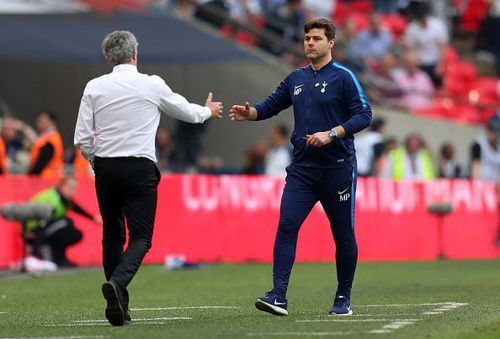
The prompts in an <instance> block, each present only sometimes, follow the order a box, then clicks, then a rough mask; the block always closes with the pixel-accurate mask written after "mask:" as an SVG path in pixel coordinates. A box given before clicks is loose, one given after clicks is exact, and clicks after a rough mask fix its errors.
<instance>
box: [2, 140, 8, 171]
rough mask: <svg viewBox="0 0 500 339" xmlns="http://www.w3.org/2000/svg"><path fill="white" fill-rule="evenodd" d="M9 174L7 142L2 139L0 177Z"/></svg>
mask: <svg viewBox="0 0 500 339" xmlns="http://www.w3.org/2000/svg"><path fill="white" fill-rule="evenodd" d="M6 174H9V173H8V171H7V152H6V150H5V142H4V141H3V139H2V138H0V175H6Z"/></svg>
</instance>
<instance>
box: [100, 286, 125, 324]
mask: <svg viewBox="0 0 500 339" xmlns="http://www.w3.org/2000/svg"><path fill="white" fill-rule="evenodd" d="M102 295H103V296H104V299H106V301H107V305H106V319H108V321H109V323H110V324H111V325H113V326H123V325H124V324H125V312H124V311H123V305H124V303H123V296H122V293H121V290H120V286H118V284H117V283H115V282H114V281H113V280H110V281H108V282H105V283H104V284H102Z"/></svg>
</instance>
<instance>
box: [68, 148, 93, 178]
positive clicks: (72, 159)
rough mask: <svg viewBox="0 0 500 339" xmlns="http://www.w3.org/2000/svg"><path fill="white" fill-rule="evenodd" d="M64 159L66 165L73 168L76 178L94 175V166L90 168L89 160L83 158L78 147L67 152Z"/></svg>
mask: <svg viewBox="0 0 500 339" xmlns="http://www.w3.org/2000/svg"><path fill="white" fill-rule="evenodd" d="M64 158H65V162H66V164H67V165H69V166H71V168H72V169H73V174H74V175H75V177H76V178H82V177H87V176H91V175H92V176H93V175H94V170H93V169H92V166H90V164H89V162H88V161H87V159H85V158H84V157H83V155H82V152H81V151H80V149H79V148H78V147H72V148H70V149H69V150H66V154H65V157H64Z"/></svg>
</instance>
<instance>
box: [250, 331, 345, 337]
mask: <svg viewBox="0 0 500 339" xmlns="http://www.w3.org/2000/svg"><path fill="white" fill-rule="evenodd" d="M348 334H351V332H261V333H256V332H250V333H247V336H249V337H257V336H259V337H261V336H262V337H266V336H287V337H288V336H301V337H305V336H317V337H326V336H334V335H348Z"/></svg>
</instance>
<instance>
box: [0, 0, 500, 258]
mask: <svg viewBox="0 0 500 339" xmlns="http://www.w3.org/2000/svg"><path fill="white" fill-rule="evenodd" d="M319 16H322V17H328V18H331V19H332V20H333V21H334V23H335V24H336V26H337V34H336V41H335V46H334V49H333V55H334V59H335V60H336V61H338V62H340V63H343V64H344V65H346V66H347V67H349V68H351V69H352V70H353V71H354V72H355V74H356V75H357V77H358V78H359V79H360V81H361V83H362V85H363V88H364V90H365V92H366V94H367V96H368V98H369V101H370V104H371V105H372V109H373V113H374V118H375V119H374V120H373V124H372V126H371V127H370V129H369V130H367V131H364V132H362V133H360V134H359V135H357V136H356V148H357V154H358V170H359V174H360V176H362V177H363V178H362V179H360V184H359V186H358V197H357V199H358V200H357V201H358V211H357V216H358V223H357V225H358V226H357V227H358V233H359V236H360V242H361V245H360V248H361V258H362V259H366V260H402V259H403V260H406V259H437V258H441V257H453V258H476V257H480V258H483V257H488V258H491V257H498V255H499V253H500V252H499V251H498V248H497V246H496V243H497V234H498V196H497V194H498V187H497V185H498V183H499V178H500V151H499V143H500V142H499V140H500V139H499V135H500V101H499V97H500V82H499V76H500V34H498V32H500V1H498V0H434V1H425V0H420V1H417V0H351V1H349V0H321V1H315V0H210V1H207V0H149V1H148V0H123V1H115V0H78V1H77V0H38V1H37V0H30V1H28V0H26V1H23V0H18V1H16V0H9V1H2V2H0V45H1V46H2V48H0V74H1V76H0V118H1V123H0V125H1V139H2V141H3V146H2V147H0V155H1V160H0V165H1V167H2V174H3V176H2V177H1V183H2V185H1V187H2V189H1V191H2V192H1V196H0V199H1V201H2V202H4V203H5V202H8V201H16V202H21V201H28V200H29V199H31V197H32V196H33V195H34V194H35V193H36V192H37V191H39V190H40V189H42V188H45V187H47V186H49V185H53V184H55V183H57V180H58V177H57V175H56V176H51V175H45V174H46V172H44V166H47V165H48V164H49V163H50V162H51V161H55V162H57V164H59V165H60V166H61V167H64V169H65V171H66V172H73V173H75V174H76V175H77V177H78V178H79V182H80V185H79V188H78V190H77V193H76V196H75V201H79V202H80V204H81V205H83V207H85V208H86V209H87V210H89V211H90V212H89V215H92V214H95V213H97V212H98V211H97V205H96V203H95V197H94V193H93V187H92V185H93V183H92V171H91V169H90V168H89V166H88V165H87V164H86V162H85V161H82V158H81V156H80V155H79V154H78V152H76V151H75V149H74V147H73V142H72V139H73V133H74V125H75V121H76V116H77V113H78V107H79V102H80V98H81V95H82V92H83V89H84V87H85V84H86V83H87V82H88V81H89V80H90V79H92V78H94V77H97V76H99V75H102V74H104V73H107V72H110V71H111V69H110V68H109V67H108V66H107V65H106V63H105V61H104V58H103V56H102V52H101V50H100V43H101V41H102V39H103V37H104V36H105V35H106V34H107V33H109V32H111V31H113V30H130V31H132V32H133V33H134V34H135V35H136V37H137V39H138V41H139V67H138V68H139V71H141V72H143V73H148V74H157V75H159V76H161V77H162V78H163V79H165V81H166V82H167V84H168V85H169V86H170V87H171V88H172V89H173V90H174V91H175V92H178V93H180V94H182V95H184V96H185V97H186V98H187V99H188V100H190V101H192V102H196V103H200V104H203V102H204V100H205V98H206V95H207V93H208V92H209V91H212V92H214V98H215V99H216V100H220V101H223V103H224V105H225V107H226V111H227V110H228V109H229V107H230V106H231V105H232V104H237V103H238V104H240V103H244V102H245V101H250V102H251V103H252V102H257V101H259V100H261V99H263V98H265V96H266V95H268V94H269V93H270V92H271V91H272V90H274V88H275V87H276V86H277V85H278V84H279V82H280V81H281V80H282V79H283V78H284V77H285V76H286V75H287V74H288V73H289V72H290V71H291V70H293V69H294V68H296V67H300V66H304V65H306V60H305V59H304V56H303V50H302V36H303V25H304V23H305V22H306V21H307V20H309V19H311V18H314V17H319ZM226 113H227V112H226ZM292 129H293V114H292V112H291V110H287V111H284V112H282V113H281V114H280V115H279V116H277V117H276V118H273V119H269V120H267V121H264V122H260V123H241V124H237V123H232V122H230V121H229V120H228V119H223V120H217V121H210V122H209V123H207V124H204V125H190V124H186V123H182V122H179V121H175V120H173V119H170V118H168V117H167V116H165V115H164V116H162V121H161V125H160V128H159V130H158V134H157V157H158V167H159V168H160V170H161V172H162V173H164V174H165V176H164V180H163V181H162V186H161V187H160V194H161V197H160V204H159V210H160V211H159V217H158V219H157V220H158V222H157V224H158V226H159V227H157V228H159V229H162V231H158V232H157V233H156V234H155V239H157V240H155V241H156V242H155V243H154V246H153V250H152V253H150V255H149V258H150V259H149V260H150V261H151V262H161V261H162V260H163V258H164V256H165V255H166V254H169V253H170V254H171V253H181V254H182V255H187V256H188V258H189V259H193V260H204V261H217V260H222V261H245V260H259V261H269V260H270V255H271V246H272V238H273V234H274V230H275V228H276V225H275V224H277V213H278V206H279V199H280V193H281V189H282V185H283V178H284V175H285V172H284V168H285V167H286V166H287V165H288V164H289V162H290V161H291V159H290V149H289V147H290V144H289V142H288V139H289V135H290V132H291V130H292ZM54 130H57V131H58V132H59V134H60V135H61V143H62V145H61V150H62V151H61V152H59V151H58V150H53V152H52V153H50V152H48V153H47V152H46V150H45V151H44V148H43V144H42V146H41V145H40V143H41V142H42V141H43V138H44V135H45V134H46V133H47V131H54ZM0 146H1V145H0ZM2 148H3V149H4V151H3V152H2ZM47 154H48V155H47ZM56 155H57V156H58V157H59V159H54V158H52V157H54V156H56ZM44 173H45V174H44ZM61 173H62V172H61ZM207 174H209V175H210V176H205V175H207ZM212 175H213V176H212ZM239 199H241V200H239ZM318 208H319V207H318ZM242 210H244V212H245V213H244V215H243V216H242V215H241V214H240V213H239V212H241V211H242ZM221 211H222V212H221ZM75 218H76V219H75V220H76V221H77V222H76V224H77V226H78V227H79V228H81V229H82V232H83V240H82V241H81V242H80V243H79V244H78V245H76V246H74V247H72V248H71V251H72V252H70V253H69V256H70V257H73V258H76V257H78V260H77V261H78V264H96V263H98V262H99V260H100V258H99V256H100V252H99V251H98V250H97V249H95V248H94V247H96V246H95V244H97V243H98V241H99V240H98V239H99V237H100V234H99V228H97V227H95V225H90V224H89V221H86V220H84V219H78V218H81V217H79V216H77V217H75ZM207 218H208V219H207ZM235 220H238V223H235ZM382 220H383V221H384V222H382ZM309 223H311V224H319V225H320V226H321V228H322V229H323V231H324V232H325V233H320V234H322V235H324V234H326V236H327V237H328V236H329V235H328V230H327V228H328V227H326V225H324V224H326V221H325V220H324V219H323V217H322V216H321V213H319V212H317V211H315V212H313V214H312V215H311V217H310V219H309ZM2 225H3V226H2V228H0V232H2V233H3V234H5V236H2V237H1V238H2V239H3V240H2V241H3V242H4V245H5V246H2V248H3V249H2V250H0V267H7V266H8V265H9V263H12V262H15V261H16V260H18V259H19V257H20V256H21V249H20V248H21V247H22V246H23V245H22V244H23V242H22V241H21V240H19V238H20V237H19V225H17V224H16V223H12V222H10V223H9V222H5V221H2ZM163 225H165V227H162V226H163ZM311 227H313V226H311ZM177 228H179V229H182V231H179V230H178V229H177ZM261 228H262V229H263V232H264V233H265V234H268V235H269V236H268V238H269V242H268V243H267V242H266V243H265V244H263V245H262V248H257V249H256V248H251V249H249V250H248V251H247V252H245V253H242V252H244V250H243V249H241V248H240V249H236V248H233V249H231V250H228V247H227V246H228V245H227V244H228V242H234V240H235V239H236V240H237V238H238V237H242V240H241V241H242V242H243V243H244V242H246V241H249V240H248V238H247V236H248V235H249V234H257V235H258V232H257V231H255V230H256V229H259V230H260V229H261ZM207 230H214V233H213V234H212V232H211V234H212V235H213V237H214V238H213V239H212V238H210V237H211V236H212V235H211V236H210V237H208V238H209V239H212V240H213V242H211V241H212V240H211V241H207V238H204V235H206V234H207V232H208V231H207ZM323 231H321V232H323ZM314 232H315V231H310V233H311V234H312V233H314ZM429 232H430V233H429ZM307 234H308V233H306V235H304V237H306V238H307V237H308V235H307ZM429 234H431V235H430V236H429ZM197 236H198V237H199V241H200V242H202V240H204V241H205V245H204V246H203V248H202V249H196V251H195V250H194V249H192V248H190V247H189V246H188V245H187V244H185V243H186V241H185V237H190V239H191V240H192V239H193V238H196V237H197ZM235 237H236V238H235ZM311 237H312V235H311ZM387 237H388V238H387ZM471 237H477V238H476V240H477V241H474V242H473V243H472V242H471V241H470V239H471ZM317 238H320V237H319V235H318V236H317V237H313V238H311V239H310V240H309V241H304V242H305V243H308V244H309V243H310V246H309V245H303V246H304V247H303V249H302V252H299V257H298V258H299V260H301V259H303V260H312V261H318V260H319V261H321V260H330V259H331V253H332V250H331V244H328V243H329V242H330V241H329V240H328V241H326V242H325V247H324V250H321V249H320V250H318V248H315V249H312V247H314V246H313V245H314V244H315V243H316V241H320V242H321V241H322V240H318V239H317ZM381 238H382V239H385V240H384V242H383V243H385V242H387V244H388V246H389V247H390V248H393V249H394V251H393V252H391V251H390V250H388V252H387V253H384V254H381V252H380V251H377V249H378V246H380V244H381V242H380V239H381ZM328 239H330V238H328ZM158 243H161V244H160V245H157V244H158ZM207 243H208V245H207ZM235 243H238V240H237V241H235ZM363 244H364V245H365V246H364V247H363ZM155 246H156V247H155ZM328 246H330V247H328ZM398 246H400V248H399V249H398ZM193 247H194V245H193ZM243 247H244V246H243ZM254 247H255V246H254ZM320 247H321V246H320ZM363 248H365V249H364V250H363ZM478 248H480V249H481V250H480V251H478V250H477V249H478ZM238 251H239V252H238ZM311 251H312V252H311ZM315 251H316V252H315ZM363 251H365V252H363ZM398 251H399V252H398ZM233 252H234V253H233ZM82 253H84V255H81V254H82ZM300 253H302V254H300Z"/></svg>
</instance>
